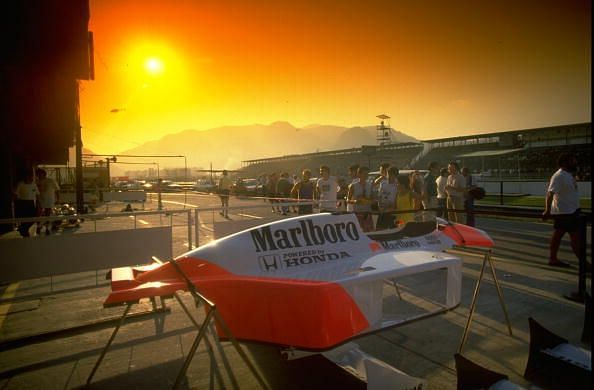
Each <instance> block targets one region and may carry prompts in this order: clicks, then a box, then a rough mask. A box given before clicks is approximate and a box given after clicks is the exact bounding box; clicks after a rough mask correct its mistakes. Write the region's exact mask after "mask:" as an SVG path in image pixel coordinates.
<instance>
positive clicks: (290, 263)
mask: <svg viewBox="0 0 594 390" xmlns="http://www.w3.org/2000/svg"><path fill="white" fill-rule="evenodd" d="M345 257H352V256H351V255H350V254H349V253H348V252H345V251H339V252H325V251H323V250H309V251H307V250H306V251H300V252H290V253H283V254H282V255H281V254H277V255H263V256H259V257H258V263H259V264H260V270H262V271H263V272H274V271H279V270H286V269H293V268H296V267H301V266H308V265H314V264H320V263H327V262H330V261H334V260H341V259H344V258H345Z"/></svg>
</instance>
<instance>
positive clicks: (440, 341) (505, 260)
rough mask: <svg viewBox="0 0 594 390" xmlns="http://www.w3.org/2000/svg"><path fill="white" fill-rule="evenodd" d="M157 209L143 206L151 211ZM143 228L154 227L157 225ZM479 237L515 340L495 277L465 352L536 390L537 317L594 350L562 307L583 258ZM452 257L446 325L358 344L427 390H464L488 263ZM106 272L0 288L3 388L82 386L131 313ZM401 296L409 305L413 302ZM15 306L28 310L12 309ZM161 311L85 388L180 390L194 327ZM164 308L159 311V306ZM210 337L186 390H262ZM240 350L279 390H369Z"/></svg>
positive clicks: (266, 349) (255, 214)
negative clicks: (456, 298) (452, 296)
mask: <svg viewBox="0 0 594 390" xmlns="http://www.w3.org/2000/svg"><path fill="white" fill-rule="evenodd" d="M163 199H164V204H165V205H166V207H176V208H177V207H181V206H183V205H184V203H185V204H187V205H191V206H201V207H204V206H208V205H213V206H214V205H217V200H216V198H213V197H212V196H207V195H192V196H191V197H190V198H188V197H187V196H184V198H183V200H182V199H181V196H180V194H167V195H166V196H165V195H164V198H163ZM167 202H171V203H167ZM255 202H261V201H248V200H234V199H232V206H233V205H238V204H245V205H249V204H255ZM261 204H262V210H255V211H254V210H252V209H250V210H249V212H247V211H242V210H234V211H232V212H231V214H230V220H228V223H229V224H233V223H234V221H236V220H239V219H241V220H245V219H250V218H252V219H254V220H255V221H257V222H258V223H259V222H260V221H261V222H266V221H268V220H270V218H280V217H281V216H278V215H277V214H274V215H273V214H272V213H271V212H270V207H269V206H268V205H265V204H264V203H261ZM154 206H155V205H154V204H153V203H147V208H151V207H154ZM112 210H113V208H112ZM101 211H102V210H99V212H101ZM240 214H243V215H240ZM206 215H207V216H208V218H206ZM206 215H201V228H200V243H201V244H203V243H205V242H207V241H209V240H211V239H212V238H213V234H214V231H213V226H214V224H213V223H214V222H217V223H219V222H220V223H224V222H225V220H224V219H223V218H222V217H220V216H218V213H216V214H215V213H214V212H210V213H208V214H206ZM146 222H147V224H150V223H153V222H151V220H149V219H147V220H146ZM182 222H183V218H181V217H180V226H176V228H175V229H174V252H175V254H176V255H177V254H180V253H183V252H184V251H185V250H187V229H186V228H185V227H184V226H183V223H182ZM103 223H106V224H110V223H113V224H117V223H118V222H115V221H103ZM155 223H156V222H155ZM85 224H87V222H84V223H83V224H82V225H81V228H79V229H80V231H84V230H85V229H87V227H86V226H85ZM89 225H90V224H89ZM477 227H479V228H481V229H483V230H486V231H487V232H488V233H489V234H490V235H491V237H492V238H493V239H494V241H495V244H496V246H495V249H494V253H493V257H492V258H493V260H494V264H495V269H496V274H497V278H498V280H499V282H500V285H501V287H502V292H503V297H504V301H505V305H506V308H507V311H508V313H509V319H510V322H511V327H512V332H513V335H512V336H510V335H509V333H508V329H507V325H506V321H505V316H504V313H503V310H502V307H501V305H500V302H499V299H498V295H497V293H496V289H495V286H494V283H493V281H492V277H491V275H490V272H489V271H488V269H487V271H486V274H485V277H484V279H483V283H482V285H481V289H480V293H479V297H478V303H477V307H476V311H475V315H474V319H473V322H472V323H471V327H470V333H469V336H468V339H467V341H466V344H465V345H464V347H463V351H462V353H463V355H464V356H465V357H467V358H468V359H470V360H472V361H474V362H475V363H477V364H479V365H481V366H483V367H485V368H488V369H490V370H493V371H497V372H500V373H502V374H505V375H508V376H509V378H510V380H512V381H513V382H516V383H518V384H520V385H522V386H525V387H527V388H529V387H530V383H529V382H527V381H526V380H525V379H524V378H523V372H524V368H525V366H526V361H527V358H528V348H529V330H528V318H529V317H532V318H534V319H535V320H537V321H538V322H539V323H541V324H542V325H543V326H545V327H546V328H548V329H549V330H550V331H552V332H554V333H556V334H558V335H560V336H562V337H565V338H567V339H568V340H569V342H570V343H573V344H575V345H578V346H580V347H582V348H586V349H590V345H584V344H582V343H581V342H580V338H581V334H582V329H583V324H584V306H583V305H582V304H579V303H576V302H573V301H571V300H568V299H566V298H565V297H564V294H567V293H570V292H572V291H576V290H577V279H578V278H577V269H578V268H577V259H576V258H575V256H574V255H573V254H572V252H571V249H570V246H569V239H568V237H564V240H563V243H562V246H561V251H560V258H561V259H562V260H565V261H568V262H570V263H571V264H572V265H573V267H572V268H569V269H561V268H554V267H550V266H548V265H547V264H546V262H547V258H548V257H547V254H548V238H549V236H550V233H551V231H552V226H551V224H550V223H543V222H542V221H537V220H534V221H529V220H510V219H495V218H487V217H479V218H477ZM587 237H588V246H587V248H588V249H587V257H588V260H589V261H591V241H590V237H591V230H590V227H588V234H587ZM3 238H4V239H10V237H3ZM452 252H453V253H455V254H457V255H459V256H460V257H462V258H463V260H464V262H463V280H462V300H461V304H460V306H458V307H457V308H456V309H454V310H452V311H449V312H447V313H445V314H442V315H438V316H435V317H431V318H428V319H425V320H421V321H417V322H413V323H411V324H407V325H404V326H400V327H395V328H391V329H386V330H383V331H381V332H378V333H374V334H371V335H367V336H363V337H361V338H358V339H356V340H355V342H356V343H357V344H358V345H359V346H360V348H361V349H362V350H363V351H365V352H366V353H368V354H371V355H373V356H374V357H376V358H379V359H381V360H383V361H385V362H386V363H388V364H390V365H391V366H393V367H396V368H398V369H399V370H401V371H403V372H405V373H407V374H409V375H412V376H415V377H419V378H423V379H425V380H426V381H427V383H428V387H429V388H430V389H455V388H456V370H455V364H454V354H455V353H456V352H457V351H458V348H459V346H460V342H461V337H462V333H463V330H464V327H465V325H466V321H467V318H468V315H469V306H470V303H471V300H472V296H473V291H474V288H475V285H476V282H477V279H478V277H479V274H480V269H481V264H482V260H483V258H482V256H480V255H475V254H469V253H463V252H460V251H452ZM106 271H107V270H99V271H97V272H87V273H79V274H68V275H61V276H54V277H52V278H40V279H35V280H26V281H21V282H18V283H11V284H5V285H2V286H0V389H71V388H81V387H84V386H85V384H86V381H87V378H88V376H89V374H90V373H91V370H92V369H93V366H94V365H95V362H96V361H97V359H98V358H99V356H100V354H101V351H102V348H103V347H104V346H105V344H106V343H107V341H108V340H109V338H110V335H111V334H112V331H113V328H114V326H116V324H117V322H118V319H119V318H120V316H121V315H122V313H123V311H124V307H113V308H103V306H102V303H103V301H104V299H105V298H106V296H107V295H108V293H109V291H110V287H109V284H108V282H107V281H106V280H105V273H106ZM0 279H1V278H0ZM586 282H587V291H589V292H591V278H590V276H588V278H587V279H586ZM403 295H404V298H405V299H406V291H405V292H404V294H403ZM19 297H20V298H21V299H14V298H19ZM180 297H181V299H182V301H183V302H185V303H186V305H187V307H188V308H189V309H190V311H191V313H192V314H193V315H194V317H195V318H196V320H197V321H198V322H199V323H201V322H202V320H203V319H204V311H203V310H202V309H201V308H199V309H198V310H197V309H196V308H195V305H194V303H193V301H192V298H191V296H190V295H189V294H188V293H181V294H180ZM165 305H166V309H165V310H157V312H156V314H155V313H151V310H153V309H154V307H153V305H152V304H151V302H150V301H147V302H145V301H141V303H140V304H139V305H136V306H134V307H133V309H132V311H133V312H134V313H139V315H138V316H137V317H135V318H133V319H130V320H127V321H126V322H125V323H124V324H123V326H122V327H121V329H120V331H119V333H118V334H117V336H116V337H115V340H114V342H113V344H112V345H111V348H110V349H109V351H108V352H107V354H106V355H105V359H104V360H103V362H102V364H101V365H100V367H99V369H98V370H97V372H96V374H95V376H94V378H93V381H92V383H91V385H90V387H89V388H96V389H140V388H150V389H165V388H170V387H172V386H173V384H174V383H175V381H176V377H177V375H178V372H179V371H180V369H181V367H182V364H183V362H184V359H185V358H186V356H187V355H188V353H189V350H190V348H191V345H192V343H193V342H194V339H195V337H196V334H197V328H196V327H195V326H194V325H193V324H192V322H191V321H190V320H189V319H188V317H187V316H186V314H185V312H184V311H183V309H182V307H181V306H180V304H179V303H178V302H176V301H175V300H173V299H168V300H166V301H165ZM157 307H159V308H160V307H161V306H160V304H159V302H157ZM208 338H209V340H210V341H211V344H212V347H213V350H212V351H211V350H209V349H208V348H207V345H206V344H205V343H204V342H202V343H201V344H200V346H199V347H198V350H197V352H196V354H195V355H194V357H193V359H192V361H191V363H190V365H189V367H188V370H187V373H186V375H185V376H184V377H183V382H182V384H181V388H186V389H207V388H209V389H210V388H216V389H218V388H242V389H243V388H245V389H252V388H259V387H260V386H259V384H258V381H257V380H256V378H255V377H254V375H253V374H252V372H251V371H250V370H249V369H248V367H247V365H246V364H245V362H244V361H243V360H242V359H241V358H240V356H239V354H238V353H237V351H236V350H235V348H234V347H233V345H232V343H230V342H227V341H222V342H220V343H217V342H216V341H215V339H214V338H213V336H212V334H209V336H208ZM240 345H241V347H242V348H243V350H244V351H246V353H247V355H248V357H249V359H250V361H251V362H252V363H253V364H254V365H255V367H256V369H257V370H258V372H259V373H260V374H261V375H262V377H263V378H264V381H265V382H266V383H267V385H268V387H270V388H272V389H311V388H320V389H329V388H341V389H363V388H365V383H364V382H362V381H361V380H359V379H357V378H355V377H353V376H352V375H350V374H348V373H347V372H346V371H344V370H342V369H340V368H338V367H336V366H335V365H333V364H332V363H330V362H329V361H327V360H326V359H325V358H323V357H322V356H320V355H313V356H309V357H306V358H302V359H297V360H288V361H287V360H286V359H284V358H283V357H282V356H281V353H280V352H281V351H280V349H279V347H276V346H271V345H262V344H257V343H245V342H242V343H240Z"/></svg>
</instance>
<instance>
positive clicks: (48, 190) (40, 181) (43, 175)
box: [35, 168, 60, 235]
mask: <svg viewBox="0 0 594 390" xmlns="http://www.w3.org/2000/svg"><path fill="white" fill-rule="evenodd" d="M35 173H36V176H37V188H38V190H39V198H38V203H37V206H38V208H39V216H42V217H49V216H50V215H52V210H53V208H54V206H55V205H56V200H57V199H58V197H59V191H60V186H59V185H58V183H56V181H55V180H54V179H52V178H50V177H47V172H46V171H45V170H44V169H41V168H37V169H36V170H35ZM41 226H42V224H41V223H39V224H38V225H37V234H41ZM43 226H45V234H46V235H48V234H50V222H49V221H45V222H43Z"/></svg>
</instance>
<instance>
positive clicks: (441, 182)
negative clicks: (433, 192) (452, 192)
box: [435, 168, 448, 219]
mask: <svg viewBox="0 0 594 390" xmlns="http://www.w3.org/2000/svg"><path fill="white" fill-rule="evenodd" d="M447 182H448V169H447V168H441V170H440V171H439V177H438V178H437V179H435V184H436V189H437V216H438V217H439V218H445V219H448V213H447V208H448V205H447V201H448V194H447V192H446V189H445V187H446V184H447Z"/></svg>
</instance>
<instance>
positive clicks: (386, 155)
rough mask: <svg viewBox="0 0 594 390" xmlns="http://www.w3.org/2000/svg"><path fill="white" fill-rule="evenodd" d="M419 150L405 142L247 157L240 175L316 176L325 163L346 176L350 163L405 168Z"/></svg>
mask: <svg viewBox="0 0 594 390" xmlns="http://www.w3.org/2000/svg"><path fill="white" fill-rule="evenodd" d="M422 149H423V144H422V143H420V142H419V143H417V142H405V143H394V144H384V145H363V146H361V147H360V148H352V149H340V150H333V151H328V152H318V153H305V154H293V155H288V156H281V157H271V158H262V159H257V160H247V161H243V162H242V166H241V170H240V172H239V174H240V175H241V176H243V177H258V176H260V175H263V174H268V173H272V172H289V173H292V174H293V173H295V174H299V173H300V172H301V171H302V170H303V169H311V171H312V172H313V175H314V176H316V175H317V172H318V169H319V168H320V165H327V166H328V167H330V171H331V172H332V173H333V174H335V175H346V174H347V168H348V166H349V165H352V164H359V165H365V166H369V167H370V168H371V169H372V170H373V169H375V168H376V167H377V166H379V164H380V163H382V162H389V163H391V164H394V165H396V166H399V167H405V166H408V164H409V163H410V161H411V160H412V159H413V158H414V157H415V156H417V155H418V154H419V153H420V152H421V150H422Z"/></svg>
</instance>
